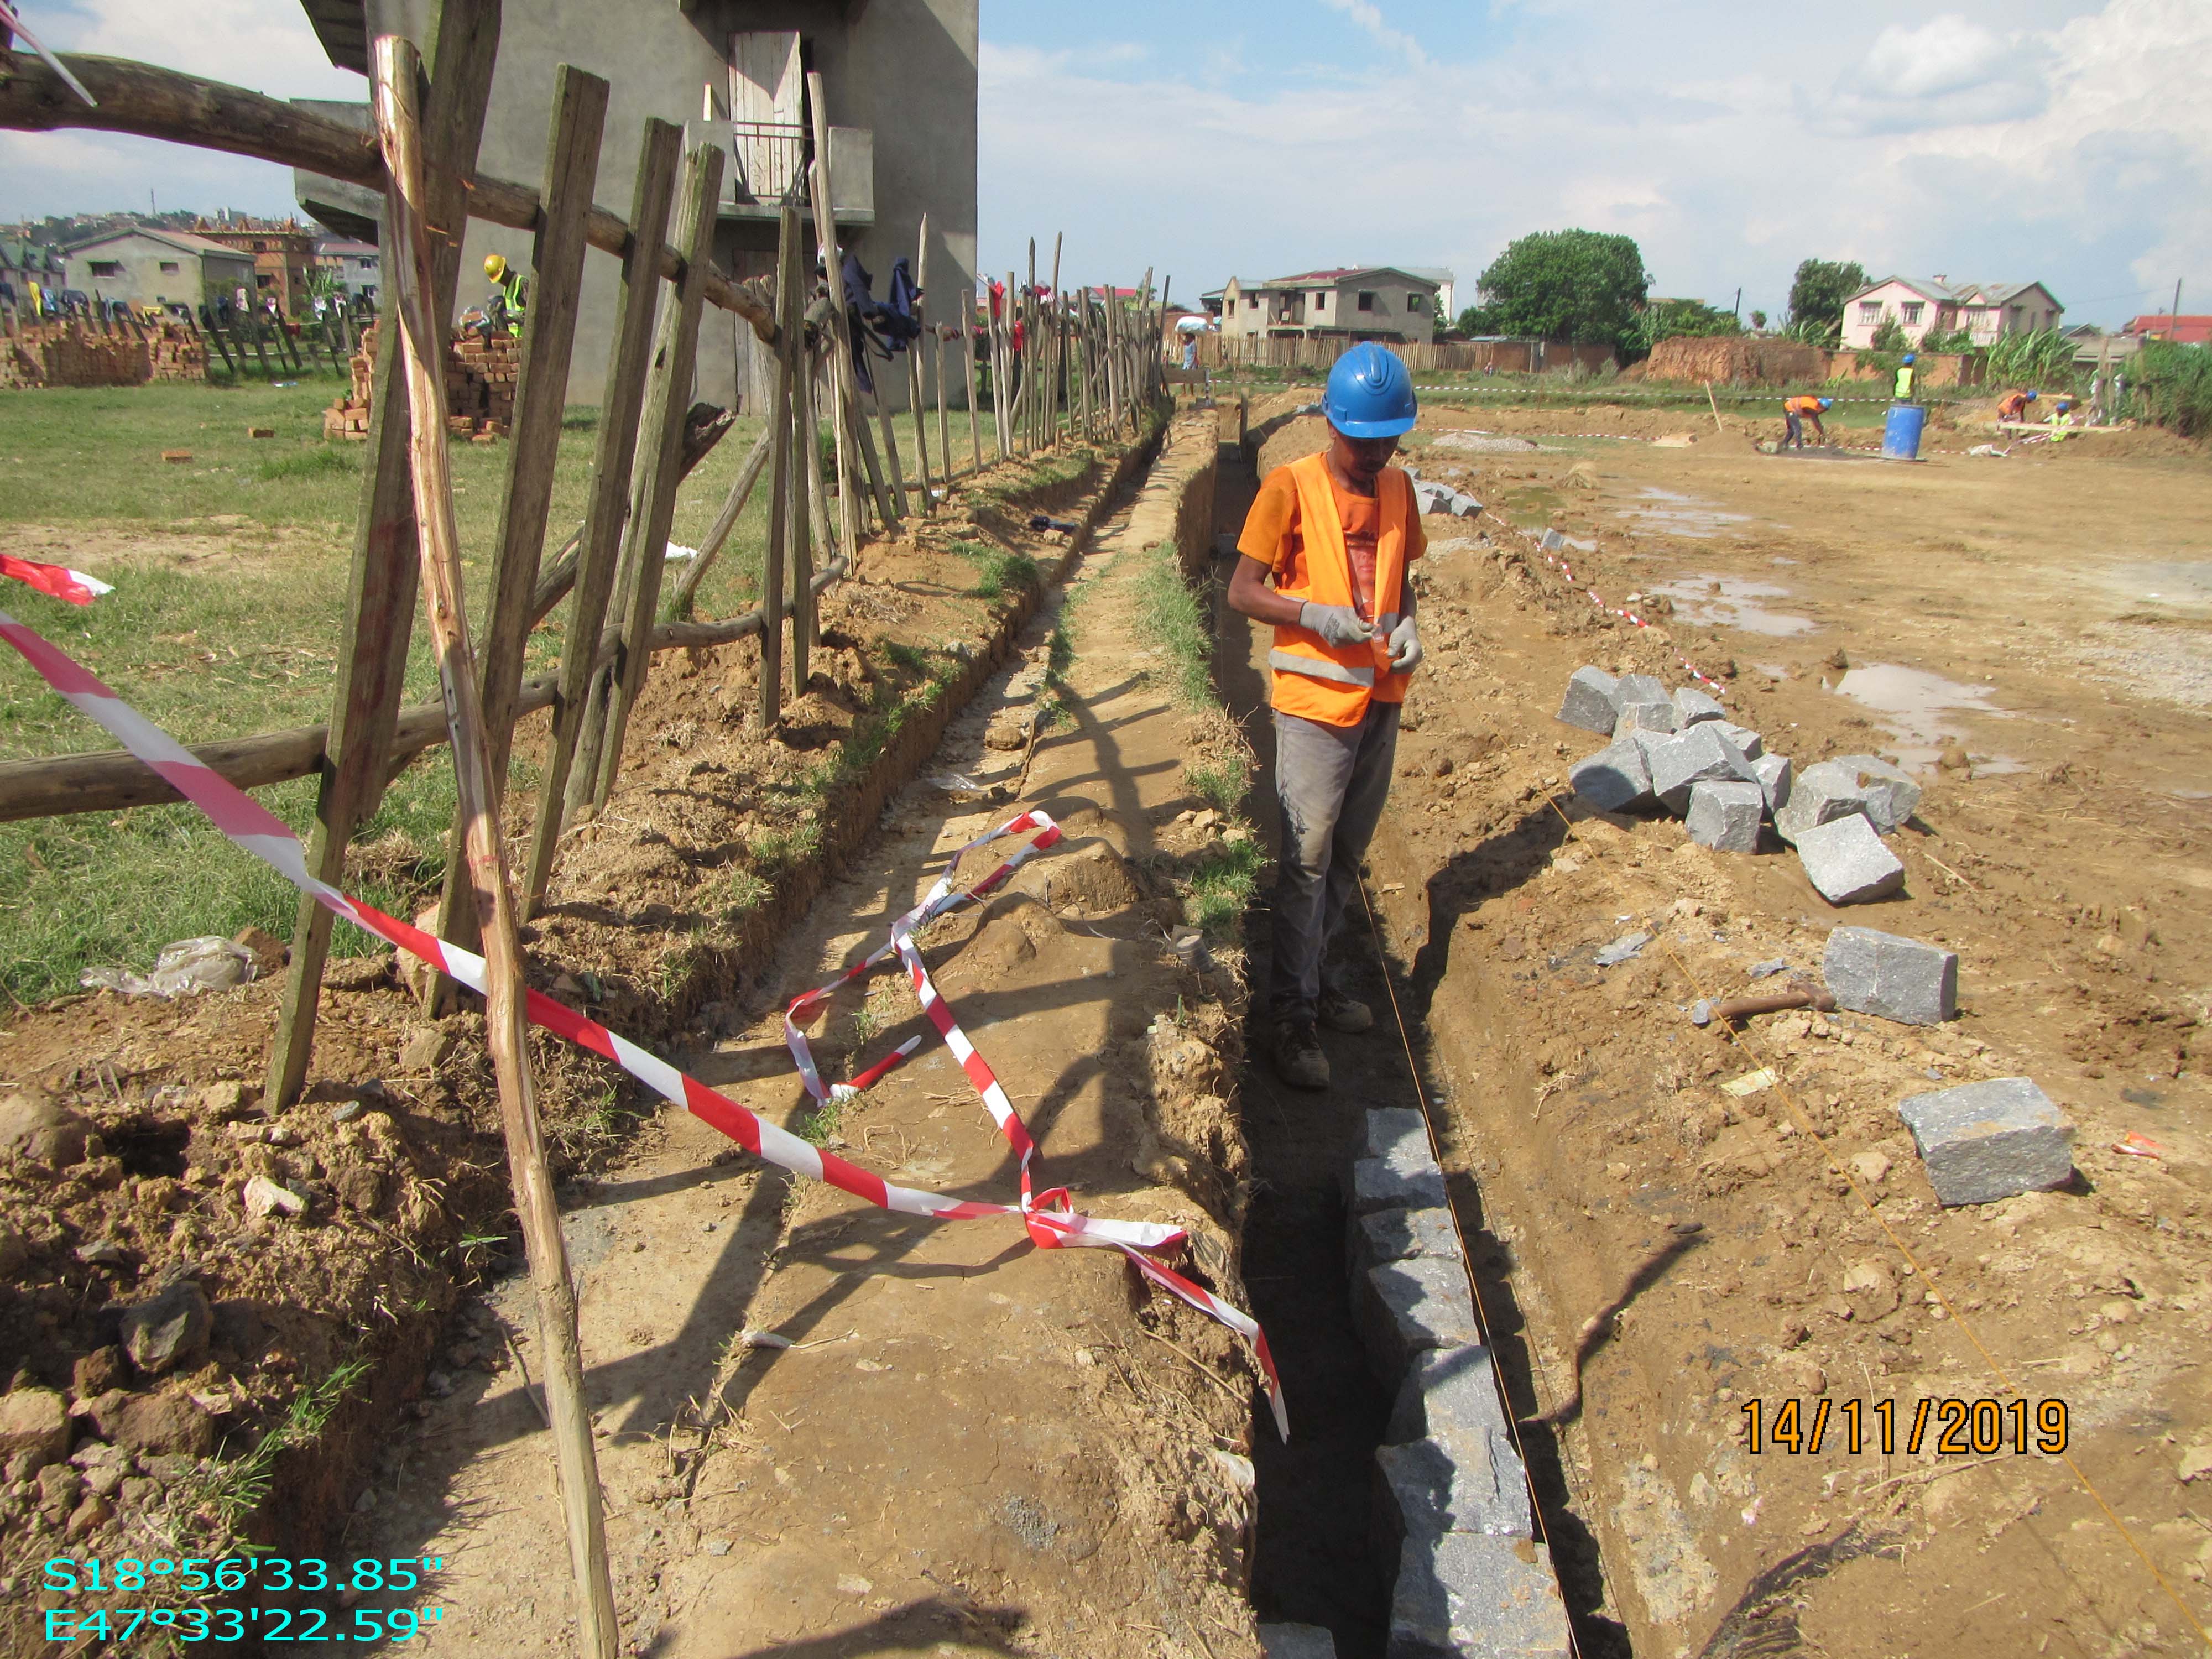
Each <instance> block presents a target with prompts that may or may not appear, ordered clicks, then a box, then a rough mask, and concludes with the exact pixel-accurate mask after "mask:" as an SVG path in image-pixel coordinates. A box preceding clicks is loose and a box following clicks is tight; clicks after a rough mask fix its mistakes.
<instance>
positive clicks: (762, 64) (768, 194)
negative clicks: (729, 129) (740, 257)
mask: <svg viewBox="0 0 2212 1659" xmlns="http://www.w3.org/2000/svg"><path fill="white" fill-rule="evenodd" d="M805 85H806V80H805V76H804V75H803V74H801V73H800V70H799V36H798V35H797V34H796V33H790V32H787V31H784V30H780V29H765V30H757V31H749V32H744V33H737V34H733V35H732V36H731V37H730V119H731V120H732V122H734V123H735V124H736V146H735V148H736V150H737V163H738V190H739V191H740V192H742V193H743V194H745V195H750V197H752V198H753V199H754V200H755V201H757V202H775V201H780V200H781V199H782V197H783V193H784V191H786V190H787V189H788V188H789V187H790V185H791V181H792V179H793V177H795V176H796V175H797V173H798V172H799V162H800V161H801V159H802V156H803V155H804V141H803V137H802V133H803V131H804V130H803V128H802V126H801V125H800V99H801V96H802V95H803V93H804V90H805Z"/></svg>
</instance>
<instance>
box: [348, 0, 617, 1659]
mask: <svg viewBox="0 0 2212 1659" xmlns="http://www.w3.org/2000/svg"><path fill="white" fill-rule="evenodd" d="M448 3H451V0H448ZM374 70H375V74H374V81H373V83H372V91H373V94H374V101H375V113H376V125H377V136H378V138H379V139H380V142H381V143H382V145H383V149H384V155H385V164H386V170H387V172H388V173H389V174H390V176H391V185H390V188H389V191H387V198H386V199H387V202H388V204H389V205H388V207H387V210H386V224H387V225H388V226H389V228H391V229H392V231H393V232H394V233H395V234H394V235H393V237H392V240H390V241H389V242H387V244H386V247H387V249H388V251H389V253H390V255H391V256H392V266H393V270H392V276H394V277H395V278H396V281H395V282H394V283H393V289H394V295H395V298H396V299H397V301H398V304H397V306H396V307H395V308H394V309H395V313H396V315H395V319H394V320H395V321H396V322H397V324H398V328H397V330H396V332H397V333H398V335H399V336H400V342H399V343H400V344H401V347H402V349H403V351H404V360H405V370H406V388H407V398H408V403H409V406H410V413H411V414H412V416H413V422H412V427H413V433H412V439H411V441H410V450H411V452H412V453H411V455H410V462H411V465H410V485H411V491H412V494H413V496H414V500H415V517H416V524H417V526H419V528H420V531H421V534H422V553H423V557H422V592H423V599H424V603H425V605H426V606H427V608H428V612H429V621H430V634H431V640H432V642H433V644H434V645H435V647H436V651H437V658H438V678H439V682H440V684H441V687H442V688H443V690H444V691H445V696H446V711H447V720H448V723H449V724H450V725H451V726H452V727H453V778H454V782H455V784H456V786H457V788H458V792H459V810H460V815H461V817H462V818H463V819H464V820H465V823H467V825H468V859H469V866H470V871H471V876H472V878H473V880H474V884H475V890H476V899H477V914H478V916H479V917H480V919H481V921H482V925H483V935H484V958H485V960H484V1036H485V1042H486V1045H487V1046H488V1047H489V1048H490V1050H491V1059H492V1067H493V1071H494V1073H495V1075H496V1077H497V1080H498V1085H499V1104H500V1119H501V1124H502V1126H503V1127H504V1128H505V1130H506V1134H507V1176H508V1180H509V1181H510V1182H511V1183H512V1184H513V1190H514V1209H515V1214H516V1216H517V1218H519V1219H520V1222H521V1224H522V1236H523V1242H524V1244H525V1246H526V1249H527V1250H528V1252H529V1256H530V1270H531V1271H530V1276H531V1279H532V1284H533V1285H534V1286H535V1288H536V1290H537V1292H538V1353H539V1355H540V1362H541V1364H542V1367H543V1369H544V1384H545V1407H546V1415H547V1417H548V1418H549V1419H550V1424H551V1427H552V1431H553V1447H554V1455H555V1456H556V1459H557V1461H558V1462H559V1466H560V1471H561V1506H562V1512H563V1516H564V1518H565V1520H566V1522H567V1529H568V1561H569V1565H570V1567H571V1568H572V1569H573V1570H574V1574H575V1581H576V1608H575V1612H576V1634H577V1638H578V1647H579V1649H580V1651H581V1652H582V1653H583V1655H584V1656H585V1659H615V1654H616V1650H617V1647H618V1645H619V1644H620V1640H621V1632H620V1628H619V1626H618V1625H617V1620H616V1616H615V1599H614V1584H613V1580H612V1577H611V1574H610V1573H609V1571H608V1567H607V1540H606V1520H605V1515H604V1514H603V1513H602V1512H601V1509H600V1500H599V1460H598V1456H597V1455H596V1453H595V1452H594V1451H593V1449H592V1420H591V1418H590V1415H589V1414H588V1413H587V1412H586V1407H585V1404H584V1368H583V1351H582V1345H581V1343H580V1341H579V1340H578V1338H577V1334H576V1296H575V1290H574V1286H573V1285H571V1284H570V1283H569V1279H568V1252H567V1250H566V1249H565V1248H564V1246H563V1244H562V1238H561V1212H560V1209H559V1207H558V1206H557V1205H556V1203H555V1201H554V1197H553V1173H552V1170H550V1168H549V1167H547V1164H546V1161H545V1147H544V1139H543V1137H542V1135H541V1133H540V1132H539V1127H538V1108H537V1103H536V1101H535V1100H534V1099H533V1098H532V1083H531V1075H530V1050H529V1047H528V1044H527V1042H526V1040H525V1037H526V1029H527V1025H526V1019H525V1017H524V1012H523V1007H524V989H525V987H524V981H523V977H522V945H521V941H520V939H519V938H518V937H517V933H516V929H517V927H518V917H517V915H516V912H515V904H514V893H513V885H512V884H511V882H510V881H509V879H508V875H507V843H506V840H505V838H504V837H503V836H501V833H500V827H499V805H498V802H497V801H496V799H495V798H494V788H493V781H492V775H491V750H490V745H489V741H488V738H487V734H486V732H485V731H484V724H483V708H482V706H481V705H480V704H479V702H477V683H476V673H475V664H474V662H473V661H472V660H471V656H470V652H469V624H468V613H467V611H466V609H465V606H464V604H463V596H462V590H461V550H460V545H459V537H458V536H457V535H456V533H455V532H454V528H453V486H452V478H451V476H450V474H449V472H448V470H447V453H446V424H445V414H446V363H445V357H446V349H445V348H446V321H445V318H444V316H443V314H442V313H439V312H437V311H435V310H434V309H433V308H432V307H430V305H429V303H428V301H430V299H432V298H433V297H434V295H435V279H434V277H433V276H432V273H431V261H430V252H429V242H428V235H427V234H426V226H425V223H424V220H423V209H424V199H423V181H422V151H421V144H422V135H421V134H420V132H419V131H417V128H416V108H415V100H416V89H415V82H416V70H417V59H416V53H415V48H414V47H413V46H411V45H410V44H409V42H408V41H407V40H404V38H402V37H400V36H398V35H392V34H386V35H380V36H379V37H378V38H377V40H376V46H375V63H374ZM449 240H452V241H453V242H454V243H456V244H458V243H459V240H460V239H459V237H453V238H451V239H449Z"/></svg>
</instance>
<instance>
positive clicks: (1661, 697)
mask: <svg viewBox="0 0 2212 1659" xmlns="http://www.w3.org/2000/svg"><path fill="white" fill-rule="evenodd" d="M1613 702H1614V707H1615V709H1616V711H1617V714H1616V718H1615V719H1614V721H1613V736H1614V737H1615V738H1622V737H1626V735H1627V734H1628V733H1629V732H1638V731H1641V732H1672V731H1673V730H1674V728H1675V727H1676V726H1678V725H1679V724H1680V721H1679V720H1677V718H1676V716H1675V714H1674V698H1673V697H1671V696H1668V693H1667V688H1666V687H1665V686H1664V685H1662V684H1660V683H1659V682H1658V681H1657V680H1656V679H1654V678H1652V677H1651V676H1650V675H1649V674H1630V675H1627V676H1626V677H1625V678H1623V679H1621V681H1620V683H1619V684H1618V685H1617V686H1616V687H1615V690H1614V698H1613Z"/></svg>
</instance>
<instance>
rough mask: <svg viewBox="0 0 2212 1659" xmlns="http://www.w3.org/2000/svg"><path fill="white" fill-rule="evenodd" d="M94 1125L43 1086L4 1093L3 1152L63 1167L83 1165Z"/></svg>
mask: <svg viewBox="0 0 2212 1659" xmlns="http://www.w3.org/2000/svg"><path fill="white" fill-rule="evenodd" d="M91 1131H92V1126H91V1125H90V1124H89V1123H88V1122H87V1121H85V1120H84V1119H83V1118H82V1117H80V1116H78V1115H76V1113H75V1112H72V1111H71V1110H70V1109H69V1108H68V1107H66V1106H64V1105H63V1104H62V1103H60V1102H59V1101H58V1100H56V1099H55V1098H54V1097H52V1095H50V1094H48V1093H47V1092H46V1091H45V1090H43V1089H34V1088H32V1087H31V1086H29V1085H22V1086H21V1087H18V1088H15V1089H11V1090H9V1091H8V1092H7V1093H6V1094H4V1095H0V1152H13V1153H15V1155H16V1156H18V1157H20V1158H32V1159H34V1160H35V1161H36V1162H38V1163H40V1164H46V1165H48V1166H49V1167H51V1168H53V1169H57V1170H60V1169H67V1168H68V1167H70V1165H71V1164H81V1163H82V1162H83V1161H84V1158H85V1144H86V1139H87V1137H88V1135H89V1134H90V1133H91Z"/></svg>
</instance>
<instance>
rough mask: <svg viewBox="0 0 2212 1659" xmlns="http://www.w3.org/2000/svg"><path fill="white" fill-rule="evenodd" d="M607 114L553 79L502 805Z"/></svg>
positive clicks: (504, 611) (521, 437) (434, 999)
mask: <svg viewBox="0 0 2212 1659" xmlns="http://www.w3.org/2000/svg"><path fill="white" fill-rule="evenodd" d="M606 112H607V83H606V82H604V81H602V80H600V79H599V76H595V75H586V74H585V73H584V71H583V70H580V69H577V68H575V67H574V65H572V64H562V65H561V67H560V68H559V69H558V70H556V71H555V73H554V83H553V129H552V135H551V137H550V140H549V141H548V144H547V149H546V155H545V193H544V202H545V230H544V234H542V235H540V236H539V237H538V249H537V259H536V268H535V270H533V272H532V279H531V302H530V320H529V327H528V329H527V330H526V332H525V334H524V336H523V341H522V350H521V354H520V356H521V361H520V363H519V364H518V366H517V368H516V374H515V387H514V422H513V428H512V430H511V434H510V436H509V440H508V443H507V493H506V495H504V497H503V498H502V499H501V503H500V509H499V532H498V536H497V538H496V539H495V543H494V545H493V552H492V578H491V586H492V597H491V609H490V614H489V619H488V620H487V622H486V624H485V629H484V639H483V712H484V727H485V732H486V734H487V736H488V738H489V742H490V744H491V780H492V798H493V799H494V800H495V801H503V800H504V799H506V794H507V757H508V753H509V750H511V749H512V747H513V739H514V700H515V697H516V696H517V695H518V694H519V693H520V690H521V686H522V659H523V654H524V652H525V650H526V648H527V647H528V644H529V641H530V630H531V628H532V625H533V624H534V623H535V622H536V621H537V618H536V617H535V616H534V615H533V614H532V604H531V601H532V598H533V597H534V596H535V590H536V588H537V585H538V555H539V550H541V549H542V548H543V547H544V544H545V525H546V520H547V518H548V517H549V516H550V512H551V508H552V502H553V470H554V467H555V465H556V462H557V461H558V459H559V452H560V447H561V422H562V417H563V416H564V415H565V414H566V412H567V405H568V357H569V349H570V348H571V347H572V346H573V345H574V343H575V338H576V316H577V310H578V299H579V296H580V292H581V289H582V284H583V280H584V222H585V221H586V219H588V218H589V217H590V216H591V212H592V180H593V179H596V178H598V176H599V134H600V132H601V131H602V130H603V128H604V127H605V122H606ZM460 838H461V826H460V825H459V824H456V825H455V826H454V827H453V834H452V836H450V837H448V839H447V848H446V886H445V891H444V893H443V895H442V896H441V899H440V901H439V906H438V937H439V938H441V939H447V940H450V941H451V942H452V943H453V944H455V945H459V946H460V947H461V948H462V949H464V950H474V949H475V948H476V945H477V924H476V900H475V894H474V892H473V890H471V886H470V884H469V877H468V869H467V862H466V860H465V858H464V857H463V856H462V848H461V840H460ZM428 990H429V994H428V998H427V999H426V1000H428V1002H429V1003H430V1005H431V1006H432V1007H433V1008H436V1007H440V1006H443V1005H444V1004H445V1003H446V1001H447V999H449V998H450V997H451V996H452V995H453V991H454V987H453V984H452V981H448V980H447V979H446V978H445V977H444V976H443V975H435V976H434V978H433V981H432V983H431V984H430V986H429V987H428Z"/></svg>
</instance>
